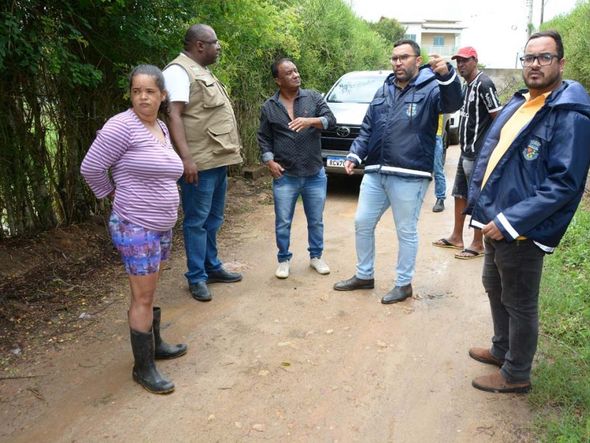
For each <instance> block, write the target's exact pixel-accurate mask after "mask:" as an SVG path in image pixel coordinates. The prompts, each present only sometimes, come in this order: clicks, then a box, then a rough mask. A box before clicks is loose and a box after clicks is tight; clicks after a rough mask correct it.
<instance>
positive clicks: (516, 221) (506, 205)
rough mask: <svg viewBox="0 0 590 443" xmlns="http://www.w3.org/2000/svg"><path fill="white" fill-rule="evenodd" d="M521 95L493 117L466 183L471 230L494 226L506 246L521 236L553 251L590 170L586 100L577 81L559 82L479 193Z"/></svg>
mask: <svg viewBox="0 0 590 443" xmlns="http://www.w3.org/2000/svg"><path fill="white" fill-rule="evenodd" d="M524 92H526V91H519V92H517V93H516V94H514V96H513V97H512V99H511V100H510V102H508V104H507V105H506V106H504V108H503V109H502V111H501V112H500V114H498V115H497V116H496V118H495V119H494V122H493V123H492V126H491V127H490V130H489V132H488V134H487V136H486V139H485V142H484V145H483V147H482V150H481V152H480V154H479V158H478V160H477V163H476V165H475V168H474V171H473V176H472V178H471V183H470V184H469V192H468V195H469V201H468V207H467V211H466V212H467V213H470V214H471V215H472V218H471V226H474V227H477V228H481V227H483V226H484V225H486V224H487V223H489V222H490V221H492V220H493V221H494V223H495V224H496V226H497V227H498V229H500V231H501V232H502V234H503V235H504V238H505V239H506V240H507V241H512V240H515V239H516V238H518V237H519V236H524V237H526V238H528V239H531V240H533V241H534V242H535V243H536V244H537V246H539V247H540V248H541V249H543V250H544V251H545V252H552V251H553V249H554V248H555V247H556V246H557V245H558V244H559V241H560V240H561V237H563V234H564V233H565V231H566V229H567V227H568V225H569V223H570V221H571V219H572V217H573V215H574V213H575V212H576V209H577V207H578V204H579V203H580V199H581V198H582V194H583V193H584V184H585V182H586V177H587V174H588V166H589V165H590V97H589V96H588V94H587V93H586V91H585V90H584V88H583V87H582V85H580V84H579V83H577V82H574V81H568V80H566V81H563V82H562V84H561V86H560V87H559V88H557V89H556V90H554V91H553V92H552V93H551V94H550V95H549V96H548V97H547V100H546V101H545V104H544V105H543V107H542V108H541V109H540V110H539V111H538V112H537V113H536V114H535V116H534V117H533V119H532V120H531V121H530V122H529V123H528V124H527V125H526V126H525V127H524V128H523V129H522V130H521V131H520V132H519V133H518V135H517V136H516V138H515V139H514V141H513V142H512V144H511V145H510V147H509V148H508V151H507V152H506V153H505V154H504V156H503V157H502V158H501V159H500V161H499V162H498V164H497V165H496V167H495V168H494V170H493V172H492V173H491V174H490V176H489V178H488V180H487V182H486V184H485V186H484V187H483V189H482V188H481V184H482V181H483V176H484V174H485V171H486V168H487V164H488V161H489V158H490V154H491V153H492V151H493V150H494V148H495V147H496V145H497V144H498V140H499V138H500V132H501V130H502V127H503V126H504V124H505V123H506V122H507V121H508V119H509V118H510V117H511V116H512V115H513V114H514V112H516V110H517V109H518V108H520V106H521V105H522V104H523V102H524V101H525V98H524V97H523V95H522V94H523V93H524Z"/></svg>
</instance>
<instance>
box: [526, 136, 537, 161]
mask: <svg viewBox="0 0 590 443" xmlns="http://www.w3.org/2000/svg"><path fill="white" fill-rule="evenodd" d="M540 148H541V142H540V141H539V140H536V139H532V140H531V141H529V144H528V146H527V147H526V148H524V149H523V150H522V155H523V156H524V158H525V160H528V161H532V160H536V159H537V157H539V149H540Z"/></svg>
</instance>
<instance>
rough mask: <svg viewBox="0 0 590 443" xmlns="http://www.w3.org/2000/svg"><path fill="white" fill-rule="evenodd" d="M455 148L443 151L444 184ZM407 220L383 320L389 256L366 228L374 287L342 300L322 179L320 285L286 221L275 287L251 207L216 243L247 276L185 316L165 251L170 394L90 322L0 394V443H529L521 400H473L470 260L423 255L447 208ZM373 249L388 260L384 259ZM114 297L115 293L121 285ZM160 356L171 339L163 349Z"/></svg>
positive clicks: (347, 200)
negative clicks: (85, 333) (135, 371)
mask: <svg viewBox="0 0 590 443" xmlns="http://www.w3.org/2000/svg"><path fill="white" fill-rule="evenodd" d="M456 151H457V149H456V147H454V148H453V149H452V150H451V151H450V152H449V158H448V159H447V177H448V178H450V179H451V180H450V184H449V187H450V185H452V176H453V169H454V165H455V164H456V158H457V152H456ZM432 193H433V192H432V187H431V188H430V189H429V192H428V194H427V199H426V201H425V204H424V207H423V210H422V214H421V219H420V227H419V232H420V252H419V255H418V265H417V272H416V276H415V279H414V283H413V285H414V293H415V296H414V298H412V299H410V300H408V301H406V302H404V303H400V304H397V305H390V306H385V305H382V304H381V303H380V297H381V296H382V295H383V294H384V293H386V292H387V291H388V290H389V289H390V288H391V285H392V282H393V278H394V261H395V257H396V254H397V242H396V239H395V234H394V232H393V222H392V220H391V217H390V216H389V215H386V216H384V218H383V220H382V221H381V224H380V226H379V227H378V244H379V245H381V246H379V247H378V248H377V268H376V288H375V289H374V290H371V291H360V292H352V293H341V292H335V291H333V290H332V285H333V283H334V282H335V281H337V280H340V279H343V278H348V277H350V276H351V275H353V273H354V264H355V252H354V225H353V220H354V212H355V208H356V199H357V195H356V190H355V186H353V185H351V184H350V182H348V181H338V180H333V183H332V185H331V186H330V191H329V198H328V203H327V207H326V211H325V225H326V234H325V243H326V250H325V255H324V256H325V258H326V260H327V261H328V263H329V264H330V266H331V268H332V272H331V274H330V275H328V276H320V275H318V274H316V273H315V272H314V271H313V270H312V269H311V268H309V262H308V259H307V252H306V229H305V223H304V221H305V219H304V215H303V212H302V210H301V208H298V211H297V214H296V217H295V222H294V232H293V238H292V244H293V251H294V254H295V256H294V259H293V262H292V271H291V276H290V277H289V278H288V279H287V280H278V279H276V278H275V277H274V275H273V273H274V269H275V266H276V263H275V260H276V259H275V256H276V251H275V246H274V233H273V232H274V231H273V208H272V206H271V205H259V206H256V208H255V210H254V211H251V212H249V213H244V214H243V216H242V217H241V218H240V220H239V221H238V222H237V223H234V226H233V227H232V229H231V230H227V231H225V232H224V233H223V242H222V247H221V250H222V254H221V255H222V257H223V259H224V260H225V262H226V264H227V266H228V267H230V268H232V269H236V270H240V271H242V272H243V273H244V276H245V277H244V280H243V281H242V282H240V283H237V284H233V285H223V284H215V285H213V286H212V289H213V293H214V300H213V301H212V302H211V303H198V302H195V301H193V300H192V299H191V298H190V297H189V295H188V292H187V290H186V283H185V280H184V278H183V275H182V274H183V272H184V254H183V252H182V251H180V250H178V249H177V250H176V251H175V252H176V253H175V254H174V259H173V260H172V261H171V263H170V265H171V266H170V268H171V269H170V270H168V271H167V272H166V273H165V275H164V277H163V281H162V284H161V287H160V292H159V300H160V302H159V303H160V305H161V306H162V307H163V318H164V326H165V327H166V329H165V336H166V337H168V338H169V339H178V340H182V341H184V342H186V343H188V344H189V352H188V354H187V355H186V356H185V357H183V358H180V359H177V360H172V361H169V362H162V363H160V364H159V367H160V369H161V370H162V371H163V372H164V373H166V374H167V375H169V376H170V377H171V378H172V379H173V380H174V382H175V383H176V392H174V393H173V394H171V395H169V396H156V395H152V394H149V393H147V392H146V391H144V390H143V389H141V388H140V387H139V386H138V385H137V384H135V383H133V382H132V380H131V366H132V361H131V353H130V348H129V344H128V329H127V324H126V316H125V305H124V304H123V303H119V305H117V306H113V307H112V308H110V309H108V310H106V311H104V312H103V313H101V314H100V315H101V316H103V317H104V318H103V319H102V320H101V325H102V326H101V328H102V329H101V330H102V333H103V334H102V335H100V336H97V339H93V340H80V341H79V342H78V343H74V344H71V345H69V346H68V347H67V350H66V351H61V352H56V353H53V354H51V353H50V354H48V355H47V356H46V358H44V360H45V363H44V364H43V365H42V366H40V367H38V368H36V369H35V370H36V372H37V375H40V377H36V378H30V379H20V380H10V381H5V382H0V383H2V384H1V385H0V388H1V389H2V390H1V391H0V392H2V394H3V395H2V397H3V398H2V400H1V401H0V408H1V409H0V414H1V415H0V419H1V421H2V423H3V425H2V427H1V429H0V440H1V441H6V442H8V441H11V442H33V441H35V442H54V441H55V442H95V441H118V442H216V441H219V442H231V441H273V442H286V441H289V442H291V441H292V442H420V443H421V442H513V441H528V438H529V437H528V434H527V432H526V428H527V426H528V423H529V420H530V415H529V411H528V409H527V404H526V399H525V398H523V397H519V396H515V395H507V396H500V395H493V394H485V393H482V392H479V391H476V390H475V389H473V388H472V387H471V385H470V384H471V379H472V378H473V377H475V376H477V375H480V374H484V373H488V372H491V371H493V370H494V369H493V368H492V367H489V366H486V365H482V364H479V363H477V362H475V361H473V360H471V359H470V358H469V357H468V356H467V349H468V348H469V347H470V346H472V345H478V344H484V345H485V344H487V343H488V341H489V337H490V327H491V326H490V319H489V310H488V305H487V300H486V296H485V294H484V293H483V290H482V287H481V283H480V271H481V265H482V259H477V260H471V261H459V260H455V259H454V258H453V250H450V249H439V248H435V247H432V246H431V245H430V242H431V241H432V240H434V239H437V238H440V237H441V236H443V235H446V234H448V233H449V232H450V229H451V223H452V202H451V199H447V209H446V210H445V211H444V212H443V213H440V214H434V213H432V212H431V208H432V204H433V196H432ZM384 244H386V245H388V247H384V246H383V245H384ZM120 278H121V292H122V293H126V291H127V288H126V283H125V277H124V275H123V274H121V276H120ZM171 341H172V340H171Z"/></svg>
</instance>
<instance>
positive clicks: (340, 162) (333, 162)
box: [326, 157, 345, 168]
mask: <svg viewBox="0 0 590 443" xmlns="http://www.w3.org/2000/svg"><path fill="white" fill-rule="evenodd" d="M344 160H345V158H344V157H328V158H327V159H326V166H331V167H333V168H334V167H336V168H344Z"/></svg>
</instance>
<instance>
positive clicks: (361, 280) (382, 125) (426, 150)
mask: <svg viewBox="0 0 590 443" xmlns="http://www.w3.org/2000/svg"><path fill="white" fill-rule="evenodd" d="M391 64H392V67H393V73H392V74H390V75H389V77H387V79H386V80H385V83H384V85H383V87H382V88H380V89H379V90H378V91H377V93H376V94H375V97H374V98H373V101H372V102H371V104H370V105H369V109H368V110H367V114H366V115H365V118H364V120H363V124H362V126H361V130H360V134H359V136H358V137H357V138H356V140H355V141H354V142H353V144H352V146H351V148H350V152H349V154H348V156H347V157H346V161H345V163H344V167H345V169H346V172H347V173H349V174H352V172H353V169H354V168H355V167H356V166H358V165H359V164H361V163H362V162H364V163H365V165H366V166H365V175H364V177H363V182H362V185H361V191H360V195H359V201H358V207H357V212H356V217H355V233H356V252H357V266H356V273H355V275H354V276H353V277H352V278H350V279H348V280H344V281H341V282H338V283H336V284H335V285H334V289H335V290H337V291H352V290H355V289H371V288H373V287H374V275H373V274H374V263H375V228H376V226H377V223H378V222H379V220H380V218H381V216H382V215H383V213H384V212H385V211H386V210H387V208H389V207H390V206H391V208H392V211H393V218H394V221H395V228H396V232H397V238H398V242H399V252H398V260H397V268H396V271H397V277H396V280H395V286H394V287H393V289H392V290H391V291H390V292H388V293H387V294H386V295H385V296H384V297H383V298H382V300H381V301H382V303H385V304H389V303H396V302H400V301H402V300H405V299H406V298H408V297H410V296H411V295H412V285H411V282H412V277H413V276H414V270H415V265H416V254H417V252H418V233H417V224H418V215H419V214H420V208H421V206H422V201H423V200H424V194H425V192H426V189H427V187H428V183H429V181H430V180H431V179H432V169H433V161H434V146H435V136H436V129H437V125H438V115H439V114H440V113H448V112H454V111H456V110H457V109H459V108H460V107H461V102H462V97H461V83H460V81H459V78H458V77H457V74H456V73H455V71H454V69H453V67H452V66H451V65H450V64H449V63H447V62H446V61H445V60H443V59H442V58H441V57H439V56H437V55H431V56H430V61H429V64H426V65H424V66H422V57H421V56H420V46H418V44H417V43H416V42H414V41H413V40H399V41H397V42H395V43H394V45H393V54H392V57H391Z"/></svg>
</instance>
